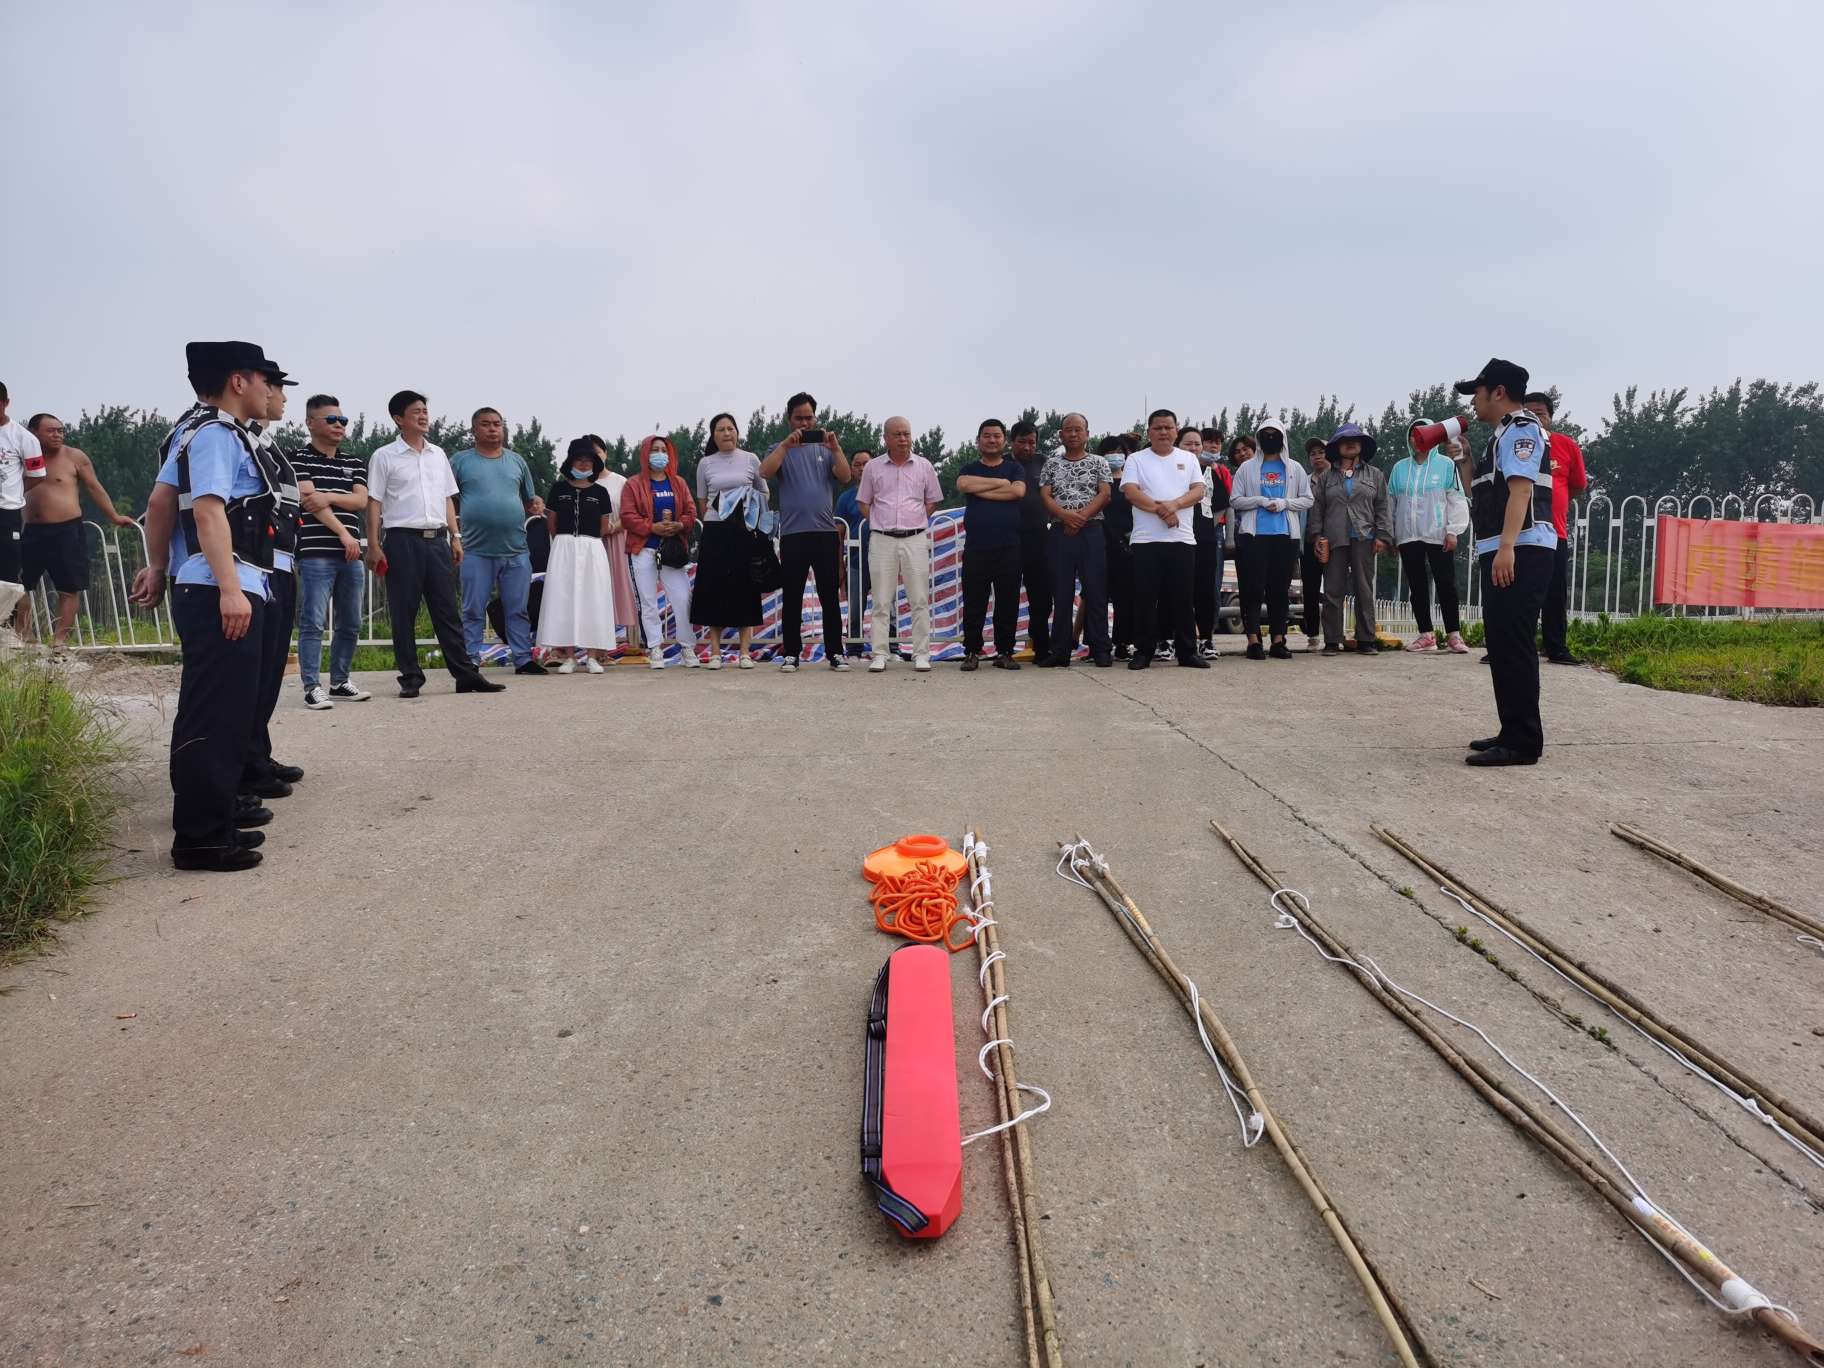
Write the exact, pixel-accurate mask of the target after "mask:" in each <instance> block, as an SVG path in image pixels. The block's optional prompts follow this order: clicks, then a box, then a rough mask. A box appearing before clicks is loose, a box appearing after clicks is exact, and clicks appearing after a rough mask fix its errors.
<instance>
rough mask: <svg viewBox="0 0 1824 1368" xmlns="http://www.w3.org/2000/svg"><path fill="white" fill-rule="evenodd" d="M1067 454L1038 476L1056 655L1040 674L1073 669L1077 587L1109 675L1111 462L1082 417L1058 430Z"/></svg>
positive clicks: (1093, 647)
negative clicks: (1047, 523)
mask: <svg viewBox="0 0 1824 1368" xmlns="http://www.w3.org/2000/svg"><path fill="white" fill-rule="evenodd" d="M1058 440H1059V441H1061V442H1062V443H1063V444H1064V449H1063V450H1062V451H1058V452H1053V453H1052V454H1051V455H1050V456H1048V457H1046V458H1045V467H1044V470H1043V471H1042V472H1041V474H1040V476H1039V496H1040V498H1042V499H1043V500H1044V502H1045V512H1046V513H1047V514H1048V515H1050V518H1051V531H1050V536H1051V542H1050V545H1049V546H1047V548H1046V554H1047V556H1048V557H1049V558H1050V562H1051V587H1052V603H1053V605H1054V607H1053V617H1052V625H1051V651H1050V653H1049V654H1048V655H1044V656H1041V657H1040V658H1039V661H1038V664H1039V667H1040V668H1041V669H1045V668H1049V667H1056V666H1067V665H1069V664H1070V653H1071V645H1072V643H1073V642H1074V641H1075V640H1076V632H1075V630H1074V627H1075V624H1074V623H1073V622H1072V621H1071V613H1072V609H1073V608H1074V607H1075V606H1076V594H1077V585H1078V584H1079V582H1080V583H1081V584H1082V586H1083V635H1084V636H1085V637H1086V638H1087V639H1088V641H1089V653H1090V657H1091V658H1092V659H1093V660H1094V661H1095V662H1096V664H1097V666H1099V667H1100V668H1102V669H1104V670H1106V669H1107V668H1108V667H1109V666H1111V665H1113V664H1114V663H1115V653H1114V646H1113V644H1112V643H1111V642H1110V641H1109V639H1108V561H1107V546H1106V543H1105V541H1104V539H1103V536H1102V510H1103V509H1104V508H1106V507H1107V506H1108V500H1109V482H1110V480H1111V478H1112V477H1111V476H1110V474H1109V470H1108V462H1107V460H1106V459H1104V458H1103V457H1101V456H1092V455H1091V454H1090V453H1089V450H1088V443H1089V420H1088V419H1087V418H1085V417H1084V416H1083V415H1082V414H1080V413H1067V414H1065V415H1064V424H1063V426H1062V427H1061V428H1059V429H1058Z"/></svg>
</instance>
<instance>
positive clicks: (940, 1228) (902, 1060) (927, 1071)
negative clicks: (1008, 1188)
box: [862, 945, 963, 1240]
mask: <svg viewBox="0 0 1824 1368" xmlns="http://www.w3.org/2000/svg"><path fill="white" fill-rule="evenodd" d="M883 972H884V974H885V976H886V984H885V988H886V991H885V994H884V999H885V1000H884V1008H885V1022H884V1035H885V1040H884V1050H883V1051H882V1052H881V1055H880V1060H881V1069H882V1072H883V1074H884V1077H883V1078H882V1079H881V1080H880V1088H879V1116H878V1124H879V1142H878V1143H879V1173H878V1177H876V1176H875V1175H874V1174H873V1173H871V1172H870V1173H869V1177H870V1179H872V1180H873V1181H874V1183H875V1187H876V1189H877V1191H878V1193H879V1195H880V1198H881V1202H880V1206H881V1210H882V1211H883V1212H884V1213H885V1214H886V1215H887V1216H888V1217H889V1218H890V1219H891V1220H892V1221H893V1223H894V1225H895V1226H896V1227H897V1228H898V1229H899V1231H900V1233H901V1234H903V1235H905V1236H907V1237H908V1238H910V1239H915V1240H929V1239H935V1238H936V1237H937V1236H939V1235H942V1234H943V1233H944V1232H945V1231H946V1230H948V1229H949V1228H950V1227H951V1226H952V1225H954V1224H955V1223H956V1218H957V1217H958V1216H959V1215H960V1214H961V1213H962V1209H963V1141H962V1120H961V1116H960V1113H959V1111H958V1106H957V1094H956V1030H955V1025H954V1018H953V1015H952V1010H953V1009H952V1007H951V1002H950V956H949V955H948V954H947V953H946V952H945V951H943V950H942V949H940V948H938V947H937V946H935V945H909V946H907V947H905V948H904V949H902V950H896V951H894V952H893V954H892V955H891V956H890V957H888V960H887V964H886V968H885V970H884V971H883ZM882 996H883V995H882V994H881V993H880V992H879V990H878V986H877V990H876V993H875V1002H876V1007H877V1008H879V1007H880V1006H881V1005H882V1002H881V999H882ZM878 1015H879V1013H878V1011H876V1012H874V1013H871V1014H870V1022H869V1032H870V1062H871V1063H872V1061H873V1059H874V1057H875V1055H874V1051H875V1048H876V1041H875V1039H874V1032H875V1030H876V1025H875V1017H876V1016H878ZM872 1082H873V1080H872V1079H871V1080H870V1084H871V1086H870V1094H872V1093H873V1091H874V1089H873V1087H872ZM868 1110H869V1111H870V1112H871V1111H872V1110H873V1097H872V1096H870V1099H869V1108H868ZM871 1119H872V1118H871V1117H869V1116H864V1119H863V1123H862V1130H863V1135H862V1155H863V1169H864V1172H867V1171H868V1164H867V1160H868V1155H869V1148H870V1146H869V1140H870V1137H869V1135H868V1129H869V1121H870V1120H871ZM895 1199H897V1201H896V1200H895ZM898 1203H904V1204H906V1205H907V1206H909V1207H911V1208H914V1209H915V1210H916V1213H917V1216H916V1217H913V1216H911V1215H910V1214H909V1213H907V1212H906V1211H905V1209H904V1207H901V1206H899V1205H898ZM918 1217H922V1222H921V1221H920V1220H919V1219H917V1218H918Z"/></svg>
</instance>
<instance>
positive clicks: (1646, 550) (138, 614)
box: [26, 493, 1820, 660]
mask: <svg viewBox="0 0 1824 1368" xmlns="http://www.w3.org/2000/svg"><path fill="white" fill-rule="evenodd" d="M1819 502H1820V501H1819V499H1818V498H1817V497H1816V496H1814V495H1811V494H1806V493H1790V494H1780V493H1761V494H1757V495H1755V496H1754V497H1753V498H1752V499H1744V498H1743V497H1742V496H1740V495H1736V494H1728V495H1724V496H1723V497H1722V498H1721V499H1716V498H1713V497H1712V496H1710V495H1708V494H1700V495H1697V496H1696V497H1694V498H1691V499H1689V500H1684V499H1680V498H1679V497H1678V496H1676V495H1671V494H1665V495H1661V496H1659V497H1658V498H1656V499H1653V500H1651V501H1649V500H1648V499H1647V498H1645V497H1644V496H1642V495H1638V494H1631V495H1628V496H1627V497H1626V498H1623V499H1621V500H1620V501H1619V502H1615V501H1612V500H1611V499H1610V498H1609V497H1608V496H1607V495H1604V494H1594V495H1591V496H1589V497H1587V498H1583V499H1576V500H1573V501H1572V503H1571V513H1570V523H1571V536H1570V545H1571V552H1570V565H1569V581H1570V610H1571V615H1572V616H1573V617H1576V618H1594V617H1596V616H1598V615H1599V614H1607V615H1608V616H1610V617H1617V618H1622V617H1635V616H1639V615H1642V614H1645V613H1648V612H1651V611H1654V608H1653V604H1652V601H1651V596H1652V584H1653V575H1654V570H1655V568H1656V566H1657V564H1658V546H1657V535H1656V534H1657V523H1656V519H1657V518H1658V517H1659V516H1660V515H1662V514H1664V515H1668V516H1671V517H1690V518H1712V519H1733V520H1737V521H1751V522H1797V523H1813V522H1816V521H1818V517H1819ZM82 526H83V536H84V541H85V546H86V548H87V550H88V552H89V584H88V588H87V589H85V590H84V591H82V593H81V594H80V596H79V599H78V608H77V615H76V620H75V624H74V627H73V629H72V631H71V634H70V645H71V646H72V647H74V648H76V649H78V650H115V651H126V652H134V651H155V652H156V651H165V652H169V651H175V650H176V649H177V648H178V645H177V634H176V631H175V629H174V627H173V624H172V621H171V613H170V607H169V601H168V600H167V601H166V602H163V603H161V604H160V606H159V607H158V608H156V609H153V610H151V611H147V610H145V609H140V608H136V607H134V606H133V605H132V603H131V602H130V601H129V595H130V593H131V589H132V584H133V577H134V575H135V574H137V573H138V571H139V570H140V569H141V568H142V567H143V566H144V565H145V564H146V559H147V557H146V535H145V529H144V527H143V526H142V525H140V524H137V523H136V524H134V525H133V526H132V527H131V528H130V529H129V528H125V527H113V526H105V527H104V526H103V525H101V524H100V523H97V522H94V521H89V520H84V522H83V525H82ZM836 527H837V532H838V534H839V536H840V537H841V546H842V555H843V572H844V573H843V575H842V591H843V619H844V620H843V622H842V623H841V624H840V627H839V630H838V632H837V633H836V634H835V635H836V636H839V637H840V639H841V640H842V642H843V644H844V646H845V647H859V646H862V645H864V644H865V643H866V642H867V640H868V634H869V627H870V617H869V614H870V610H871V604H872V596H871V594H870V593H868V592H867V588H866V586H867V583H868V571H867V566H866V560H865V555H864V546H865V545H866V537H867V525H866V523H865V522H864V523H862V524H860V525H858V526H856V527H851V526H849V524H848V523H847V522H846V521H845V520H843V519H840V518H838V519H837V520H836ZM963 542H964V532H963V526H962V512H961V510H960V509H940V510H939V511H938V512H937V514H936V515H935V516H934V517H933V518H932V520H931V537H930V552H931V575H930V579H931V646H932V654H933V656H934V657H935V658H937V659H951V658H955V657H960V656H961V654H962V553H963ZM1388 563H1390V565H1389V564H1388ZM1453 563H1454V565H1455V567H1456V571H1457V585H1458V599H1459V603H1460V605H1461V612H1462V616H1463V621H1464V622H1465V623H1469V622H1473V621H1477V620H1479V619H1480V617H1481V603H1480V599H1481V586H1480V583H1479V576H1478V575H1477V573H1476V565H1475V559H1474V554H1473V550H1472V546H1471V538H1470V537H1469V536H1468V535H1467V534H1466V535H1465V536H1463V537H1461V538H1459V540H1458V545H1457V550H1456V553H1455V556H1454V557H1453ZM690 573H691V575H692V576H693V577H694V575H695V573H696V566H695V564H694V563H693V564H692V565H691V566H690ZM1295 573H1296V572H1295ZM659 599H660V602H659V607H660V613H661V620H662V621H667V622H669V621H671V620H672V615H671V613H670V611H669V609H670V605H669V604H668V603H667V602H666V601H665V598H664V593H663V589H662V587H661V590H660V595H659ZM26 601H27V603H28V604H29V607H30V613H31V622H32V632H33V635H34V637H35V638H36V639H37V640H40V641H43V640H48V639H49V637H50V634H51V629H52V625H53V623H54V622H55V619H56V610H57V594H56V591H55V590H54V589H53V588H52V587H51V586H50V584H49V583H48V581H41V582H40V584H39V585H38V586H37V587H36V589H35V591H34V592H33V593H32V594H30V595H28V596H27V600H26ZM762 606H763V620H762V622H761V624H760V626H759V627H757V628H756V629H755V630H754V633H753V638H752V640H753V643H754V646H755V648H756V649H757V650H758V651H759V652H761V653H763V654H766V653H772V652H776V651H777V650H778V649H779V647H780V645H781V644H782V641H783V637H784V625H783V614H782V611H781V610H782V604H781V596H780V594H779V593H778V592H773V593H770V594H767V595H765V596H764V598H763V605H762ZM1678 611H1680V612H1683V611H1685V610H1683V609H1681V610H1678ZM1700 611H1708V612H1712V613H1714V612H1716V611H1717V610H1714V609H1712V610H1700ZM1745 611H1746V613H1747V614H1748V615H1752V610H1745ZM625 616H631V617H633V618H634V619H635V620H636V623H635V625H634V626H633V627H632V628H630V629H628V632H627V644H628V646H629V647H636V648H639V649H644V647H645V643H644V642H642V641H641V640H640V639H639V638H640V630H639V627H638V625H637V619H638V616H639V614H638V612H637V610H636V611H634V612H632V613H631V614H623V617H625ZM1434 616H1435V593H1434ZM1375 617H1376V620H1377V622H1378V623H1380V624H1381V625H1382V626H1383V627H1385V628H1387V629H1388V630H1390V631H1393V632H1395V633H1405V632H1410V631H1412V630H1414V628H1415V624H1414V622H1413V617H1412V606H1411V603H1410V598H1409V595H1408V593H1407V587H1406V584H1405V572H1404V567H1403V566H1402V565H1401V563H1400V559H1399V557H1398V555H1397V554H1395V555H1389V556H1387V557H1386V558H1385V561H1384V563H1383V565H1382V566H1381V569H1380V572H1379V578H1378V581H1377V585H1376V599H1375ZM891 620H892V629H893V631H892V634H893V636H894V637H895V638H896V639H897V640H899V641H901V642H908V643H909V641H910V637H911V625H912V623H911V620H912V615H911V609H910V607H909V606H908V604H907V601H906V596H905V591H904V589H903V587H901V588H897V589H896V591H895V594H894V610H893V613H892V615H891ZM1019 622H1020V628H1019V630H1020V636H1021V638H1022V639H1024V638H1025V635H1026V628H1027V622H1028V612H1027V604H1026V596H1025V594H1024V593H1022V594H1021V596H1020V614H1019ZM333 625H334V624H333V623H331V624H328V625H327V626H326V627H325V631H324V638H325V641H326V642H327V640H328V638H329V635H330V633H331V631H332V630H333ZM823 626H824V624H823V608H822V604H821V603H820V602H819V601H818V599H817V595H816V588H815V582H814V580H807V583H806V585H805V599H804V608H803V629H804V638H805V640H806V643H807V645H808V648H809V655H810V658H812V659H813V660H816V659H821V658H822V652H823V640H824V633H823ZM359 639H360V641H361V644H362V645H367V646H387V645H390V644H391V642H392V627H391V620H390V618H389V617H388V615H387V609H386V593H385V586H384V585H383V584H382V583H381V582H380V581H379V580H378V579H376V578H375V577H374V576H373V575H372V574H368V573H364V574H363V585H362V592H361V633H360V638H359ZM729 639H730V640H732V634H730V637H729ZM421 644H422V645H434V641H433V640H432V639H431V638H421ZM663 648H664V649H665V650H666V651H667V652H668V653H670V654H673V655H675V654H676V652H677V650H678V645H677V642H676V640H675V632H674V636H673V637H671V638H667V640H666V641H665V642H664V643H663Z"/></svg>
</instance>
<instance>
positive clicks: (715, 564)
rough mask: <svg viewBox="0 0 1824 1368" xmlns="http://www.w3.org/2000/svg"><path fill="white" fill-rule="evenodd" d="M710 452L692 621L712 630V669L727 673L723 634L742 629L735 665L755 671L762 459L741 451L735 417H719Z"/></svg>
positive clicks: (700, 499)
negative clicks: (752, 517) (756, 520)
mask: <svg viewBox="0 0 1824 1368" xmlns="http://www.w3.org/2000/svg"><path fill="white" fill-rule="evenodd" d="M709 437H710V450H709V451H707V452H705V453H704V455H703V458H702V459H701V460H699V461H698V462H697V508H698V510H699V514H700V516H701V519H702V524H703V538H702V540H701V542H699V543H698V547H697V582H696V586H695V588H694V589H693V590H692V592H691V599H690V620H691V622H692V623H693V624H695V625H696V626H699V627H705V628H707V629H708V630H709V661H708V665H709V668H710V669H712V670H719V669H721V668H722V633H723V632H724V631H726V630H727V629H728V628H730V627H734V628H738V629H739V630H740V633H741V637H740V654H738V655H737V656H736V657H735V664H736V665H737V666H738V667H740V668H741V669H743V670H751V669H753V668H754V658H753V656H752V655H751V654H749V651H748V647H749V645H750V644H751V642H752V640H753V635H754V628H756V627H758V626H759V625H760V589H759V587H758V586H757V585H756V584H755V583H754V576H753V539H754V538H755V537H756V536H758V535H760V534H759V533H757V532H755V531H753V530H751V528H750V527H749V524H748V511H749V506H750V504H752V503H753V502H754V501H756V500H758V501H760V502H761V503H764V501H765V499H766V481H765V480H763V479H762V478H761V477H760V458H759V457H758V456H756V455H754V453H753V452H751V451H743V450H742V449H741V429H740V428H738V427H737V426H736V425H735V419H734V415H733V414H729V413H718V414H717V415H716V417H715V420H714V421H713V422H712V423H710V425H709Z"/></svg>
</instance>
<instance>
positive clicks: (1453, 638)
mask: <svg viewBox="0 0 1824 1368" xmlns="http://www.w3.org/2000/svg"><path fill="white" fill-rule="evenodd" d="M1444 644H1445V645H1446V646H1448V647H1449V648H1450V653H1451V654H1452V655H1468V654H1469V647H1468V646H1466V645H1464V643H1463V633H1461V632H1452V633H1451V634H1450V638H1449V639H1448V640H1447V641H1446V642H1445V643H1444Z"/></svg>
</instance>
